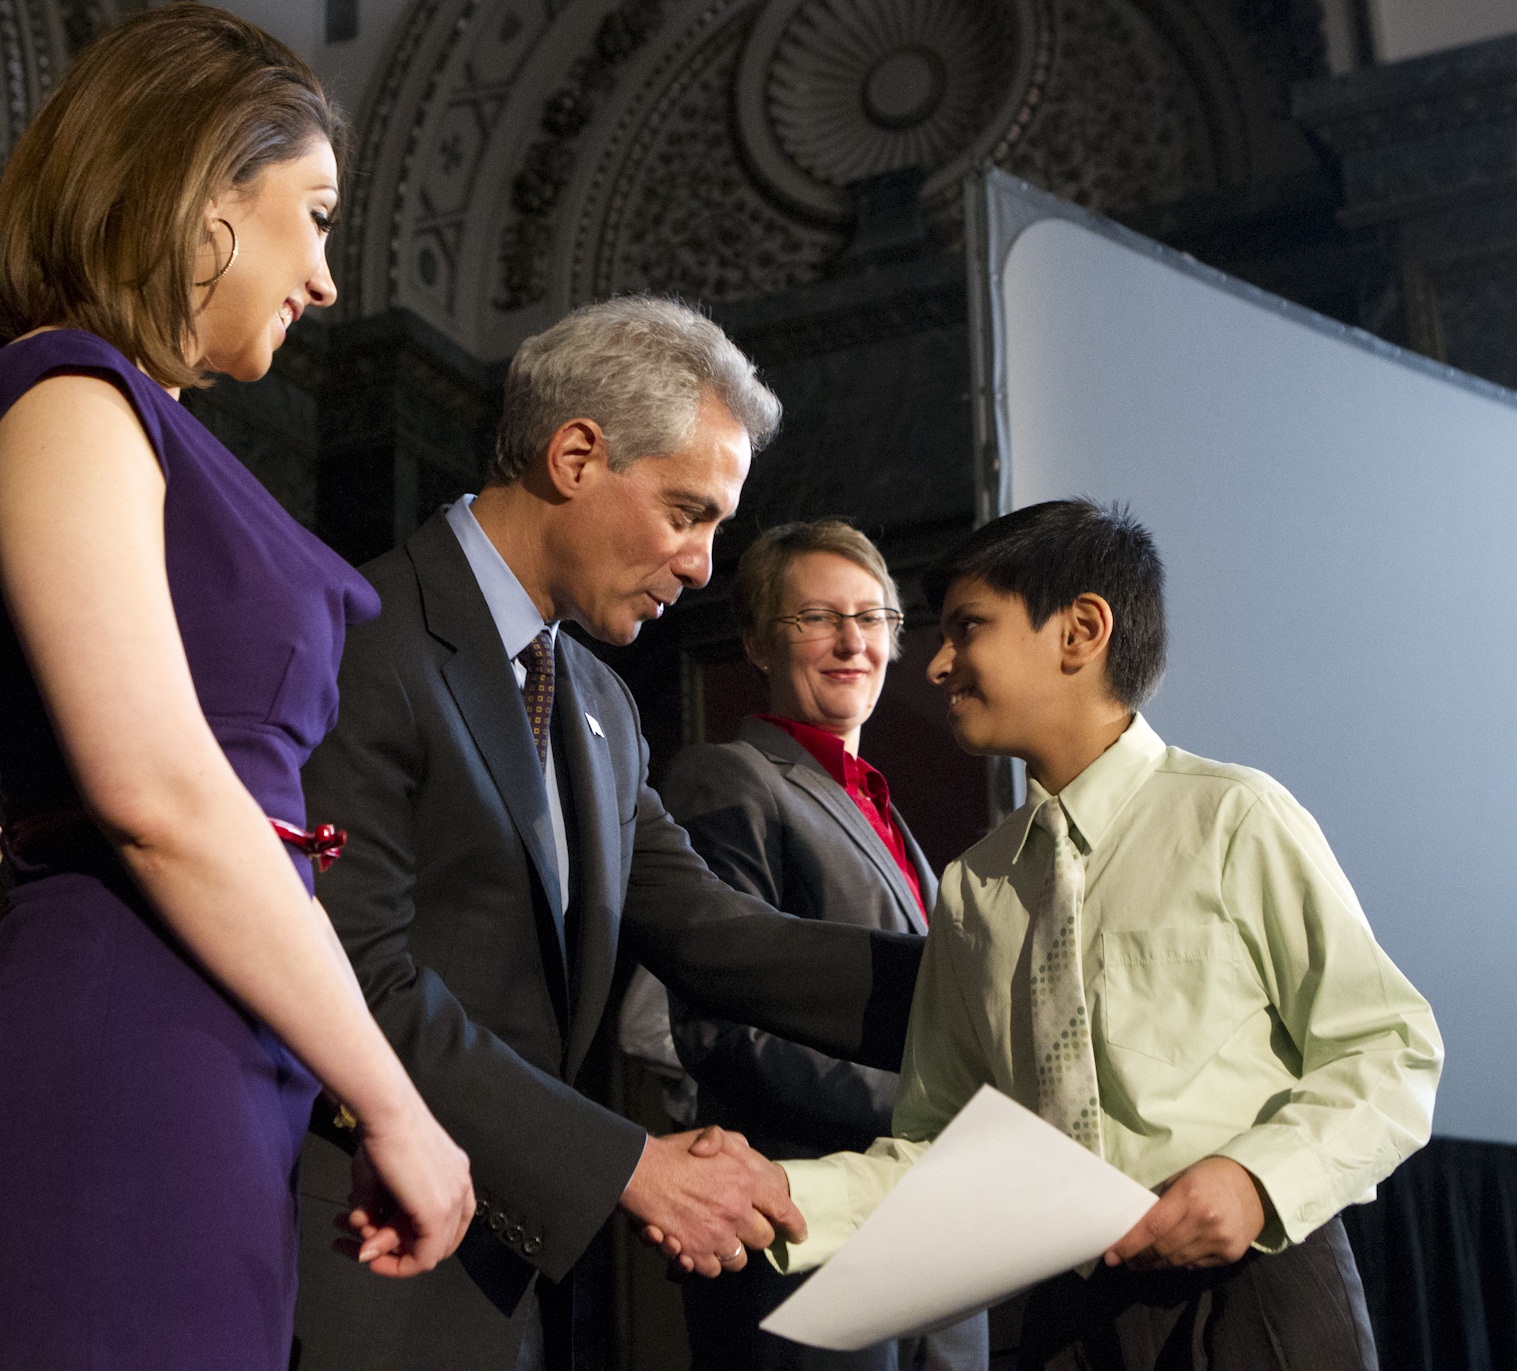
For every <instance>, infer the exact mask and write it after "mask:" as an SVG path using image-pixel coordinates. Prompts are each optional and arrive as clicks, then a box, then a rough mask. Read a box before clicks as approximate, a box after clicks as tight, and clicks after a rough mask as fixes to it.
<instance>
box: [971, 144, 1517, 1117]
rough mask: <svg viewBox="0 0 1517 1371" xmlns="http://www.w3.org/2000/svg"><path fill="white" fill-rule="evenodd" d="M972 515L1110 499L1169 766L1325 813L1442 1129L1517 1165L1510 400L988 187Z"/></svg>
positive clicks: (974, 234)
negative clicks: (1150, 557) (1397, 977)
mask: <svg viewBox="0 0 1517 1371" xmlns="http://www.w3.org/2000/svg"><path fill="white" fill-rule="evenodd" d="M968 209H969V224H970V232H969V254H970V270H971V283H970V290H971V327H972V330H973V331H974V333H975V335H976V341H975V346H976V347H977V349H978V351H979V355H978V356H977V357H976V362H975V365H976V372H977V374H976V377H975V384H976V389H977V397H976V403H977V408H978V414H977V429H978V434H979V437H980V439H981V442H982V447H981V457H980V462H979V472H980V477H981V483H982V485H981V514H982V515H989V514H992V513H995V512H998V511H1005V510H1009V509H1012V508H1019V507H1021V506H1023V505H1027V504H1033V503H1036V502H1037V501H1040V500H1047V499H1054V498H1059V497H1064V496H1070V495H1089V496H1092V497H1095V498H1097V499H1100V500H1103V501H1111V500H1120V501H1125V502H1128V503H1129V504H1130V505H1131V507H1132V510H1133V512H1134V513H1135V514H1136V515H1137V516H1138V517H1139V518H1140V519H1141V520H1142V521H1143V522H1144V523H1145V524H1146V525H1147V526H1148V527H1149V528H1150V529H1151V530H1152V531H1153V533H1154V536H1155V538H1156V539H1157V541H1158V544H1159V548H1160V551H1161V553H1162V554H1163V557H1164V560H1165V564H1166V567H1167V570H1168V585H1169V621H1170V631H1171V649H1170V657H1169V670H1168V673H1167V675H1166V677H1165V680H1164V683H1163V685H1162V687H1161V688H1160V690H1159V693H1158V695H1157V696H1156V697H1155V698H1154V699H1153V700H1152V701H1151V702H1150V704H1149V705H1148V706H1147V707H1146V708H1145V711H1144V712H1145V714H1146V716H1147V717H1148V718H1149V720H1150V722H1152V723H1153V725H1154V726H1155V727H1156V728H1157V729H1158V731H1159V733H1160V735H1161V736H1162V737H1163V738H1164V739H1165V740H1166V741H1167V742H1170V743H1173V744H1175V745H1176V746H1179V747H1183V748H1186V749H1188V750H1189V751H1192V752H1198V753H1201V754H1203V755H1205V756H1209V757H1215V758H1220V759H1222V760H1226V761H1235V762H1242V763H1245V764H1247V765H1250V766H1256V767H1260V768H1262V769H1263V770H1265V771H1268V772H1270V773H1271V774H1272V775H1274V776H1276V777H1278V778H1279V779H1280V780H1281V781H1282V782H1284V783H1285V785H1287V786H1288V787H1289V788H1290V789H1291V791H1292V792H1293V793H1294V794H1295V795H1296V796H1297V797H1298V798H1299V799H1300V800H1301V801H1302V802H1303V803H1304V804H1305V805H1306V806H1307V808H1308V809H1310V810H1311V811H1312V813H1313V814H1314V815H1316V817H1317V819H1318V821H1319V822H1320V823H1321V825H1322V827H1323V829H1324V830H1325V832H1326V833H1327V836H1328V839H1329V841H1330V842H1331V843H1332V845H1333V849H1334V851H1335V852H1336V853H1337V854H1338V857H1339V859H1340V860H1341V862H1342V864H1343V866H1344V869H1345V870H1346V871H1347V873H1348V875H1349V878H1350V879H1351V880H1352V881H1353V883H1354V886H1355V888H1356V889H1357V890H1358V892H1359V896H1360V899H1361V901H1362V902H1363V904H1364V907H1365V910H1366V912H1367V913H1368V915H1369V918H1370V921H1371V923H1372V924H1373V926H1374V929H1375V932H1376V935H1377V936H1378V938H1379V940H1380V942H1381V943H1382V945H1383V946H1384V947H1385V948H1386V949H1387V950H1388V951H1389V952H1390V954H1391V956H1392V957H1393V958H1394V959H1395V960H1396V962H1397V963H1398V964H1399V965H1400V966H1401V967H1402V968H1403V970H1405V971H1406V973H1407V974H1408V975H1409V976H1410V977H1411V979H1412V981H1413V982H1414V983H1415V984H1416V985H1417V986H1418V988H1419V989H1421V990H1422V992H1423V993H1424V994H1426V995H1427V997H1428V998H1429V999H1430V1000H1431V1001H1432V1004H1433V1008H1434V1010H1435V1011H1436V1013H1437V1016H1438V1022H1439V1024H1440V1026H1441V1027H1442V1030H1443V1033H1444V1038H1445V1042H1446V1045H1447V1048H1448V1063H1447V1067H1446V1069H1445V1073H1444V1077H1443V1085H1442V1088H1441V1090H1440V1093H1439V1099H1438V1108H1437V1114H1436V1118H1435V1123H1434V1127H1435V1131H1437V1132H1438V1133H1440V1134H1443V1135H1446V1136H1454V1137H1464V1138H1476V1139H1486V1140H1494V1141H1503V1142H1509V1143H1511V1142H1517V1014H1514V1008H1517V1005H1514V1000H1517V918H1514V914H1517V603H1514V596H1517V527H1514V524H1517V394H1513V393H1512V392H1508V391H1506V390H1503V389H1501V388H1500V387H1497V386H1494V385H1490V384H1488V383H1486V382H1483V381H1479V380H1476V379H1474V378H1472V377H1468V376H1465V375H1463V374H1462V373H1459V372H1456V371H1453V370H1451V369H1450V368H1447V367H1442V366H1439V365H1437V364H1435V363H1432V362H1429V361H1427V360H1426V359H1424V358H1421V357H1417V356H1415V355H1413V354H1410V353H1406V352H1404V351H1401V350H1399V349H1396V348H1393V347H1390V346H1389V345H1387V344H1385V343H1383V342H1381V341H1379V340H1377V339H1374V338H1372V337H1370V336H1369V335H1367V334H1363V333H1360V332H1358V331H1355V330H1350V329H1346V328H1344V327H1343V326H1342V325H1339V324H1336V323H1334V322H1332V321H1329V320H1326V319H1323V318H1321V317H1320V316H1317V315H1314V314H1311V313H1310V312H1308V311H1306V310H1303V309H1301V308H1299V307H1297V306H1294V305H1290V304H1288V303H1286V302H1285V301H1282V300H1280V299H1278V298H1276V297H1274V296H1271V295H1268V294H1265V293H1264V292H1262V291H1258V290H1256V289H1254V288H1252V287H1249V286H1246V285H1243V284H1242V283H1240V282H1237V281H1235V280H1232V279H1231V278H1229V277H1226V276H1224V275H1222V274H1221V273H1218V272H1215V271H1212V270H1210V269H1209V268H1205V267H1202V266H1200V265H1199V264H1197V263H1196V262H1194V261H1193V260H1191V259H1189V258H1187V257H1184V256H1181V255H1180V254H1177V253H1174V252H1172V251H1170V250H1168V249H1165V248H1162V247H1161V246H1159V245H1158V244H1156V243H1153V242H1151V241H1149V240H1147V239H1145V238H1142V237H1139V236H1138V235H1136V234H1134V233H1131V232H1129V231H1127V230H1125V229H1122V228H1120V227H1119V226H1117V225H1115V224H1112V223H1109V222H1107V221H1105V220H1101V219H1097V218H1095V217H1094V216H1091V215H1088V214H1085V213H1084V212H1082V211H1080V210H1078V209H1076V208H1074V207H1072V206H1070V205H1067V204H1065V203H1064V202H1063V201H1060V200H1057V199H1055V198H1053V197H1051V196H1049V195H1046V194H1044V193H1042V192H1040V191H1036V190H1034V189H1033V188H1031V187H1029V186H1026V185H1024V184H1023V183H1022V182H1019V181H1015V180H1013V179H1012V178H1010V177H1007V176H1004V175H1002V174H1001V173H998V172H991V173H989V174H988V175H987V176H984V177H982V178H978V179H976V180H975V181H974V182H972V183H971V185H970V187H969V191H968Z"/></svg>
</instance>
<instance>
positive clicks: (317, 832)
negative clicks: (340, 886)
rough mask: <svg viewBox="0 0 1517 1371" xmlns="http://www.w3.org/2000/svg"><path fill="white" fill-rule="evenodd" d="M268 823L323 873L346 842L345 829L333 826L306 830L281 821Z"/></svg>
mask: <svg viewBox="0 0 1517 1371" xmlns="http://www.w3.org/2000/svg"><path fill="white" fill-rule="evenodd" d="M269 823H270V824H272V825H273V828H274V832H276V833H277V834H279V836H280V837H281V838H282V839H284V841H285V842H287V843H289V845H290V846H291V847H294V848H299V849H300V851H302V852H304V853H305V854H306V856H307V857H311V858H313V859H314V860H315V862H316V869H317V870H318V871H325V870H326V869H327V868H328V867H329V866H331V865H332V863H333V862H335V861H336V860H337V859H338V858H339V857H340V856H342V848H343V844H344V843H346V842H347V840H348V831H347V829H345V828H338V827H337V826H336V825H335V824H317V825H316V827H315V828H313V829H310V830H306V829H304V828H298V827H296V825H294V824H288V823H286V822H285V821H284V820H283V819H270V820H269Z"/></svg>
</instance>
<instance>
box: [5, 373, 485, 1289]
mask: <svg viewBox="0 0 1517 1371" xmlns="http://www.w3.org/2000/svg"><path fill="white" fill-rule="evenodd" d="M164 492H165V484H164V477H163V473H162V471H161V469H160V468H159V466H158V463H157V461H156V459H155V457H154V454H153V451H152V449H151V447H150V445H149V444H148V441H147V438H146V435H145V434H144V433H143V430H142V427H141V425H140V424H139V423H138V421H137V418H136V415H135V414H134V413H133V411H132V409H131V406H130V405H129V403H128V402H127V400H126V399H125V397H124V396H123V395H122V394H121V393H120V392H119V391H118V390H117V389H116V388H115V387H114V386H112V385H110V384H109V383H108V382H105V381H102V380H97V379H94V378H90V377H83V376H62V377H56V378H53V379H51V380H47V381H44V382H42V383H41V384H40V385H38V386H36V387H34V388H33V389H32V390H30V391H29V392H27V394H26V395H24V396H23V397H22V398H21V399H20V400H18V401H17V402H16V404H15V405H14V406H13V407H12V408H11V409H10V411H9V412H8V413H7V414H6V415H5V416H4V418H3V420H0V591H3V594H4V598H5V603H6V607H7V609H8V610H9V613H10V617H11V620H12V622H13V624H14V625H15V629H16V633H17V636H18V637H19V639H20V641H21V644H22V646H23V648H24V649H25V651H26V654H27V658H28V661H29V662H30V664H31V668H32V672H33V675H34V677H35V679H36V681H37V685H38V689H39V691H40V692H41V695H42V698H43V701H44V702H45V704H46V706H47V708H48V711H49V713H50V715H51V717H52V720H53V725H54V728H55V730H56V732H57V734H58V738H59V741H60V743H61V745H62V748H63V752H64V755H65V757H66V758H67V759H68V762H69V765H70V768H71V769H72V772H73V775H74V779H75V782H76V784H77V786H78V789H79V793H80V796H81V797H82V799H83V801H84V804H85V806H86V808H87V809H88V810H89V812H90V813H91V815H92V816H93V817H94V819H95V821H96V822H97V823H98V824H99V825H100V827H101V828H102V830H103V831H104V832H105V833H106V835H107V836H108V837H109V838H110V839H111V841H112V843H113V844H114V845H115V846H116V848H117V850H118V852H119V853H120V855H121V858H122V860H123V862H124V863H125V865H126V866H127V868H128V870H129V871H130V872H131V874H132V875H133V877H134V878H135V879H136V880H137V882H138V884H139V885H140V886H141V888H142V890H143V891H144V893H145V894H146V895H147V897H148V898H149V899H150V900H151V901H152V903H153V905H154V906H155V908H156V909H157V910H158V911H159V913H160V914H161V915H162V916H163V918H164V921H165V922H166V923H167V924H168V925H169V927H171V928H172V929H173V930H174V932H175V933H176V934H177V935H178V936H179V937H180V938H181V939H182V940H183V942H184V943H185V945H186V946H187V947H188V948H189V949H190V950H191V951H192V952H193V953H194V954H195V956H196V957H198V958H199V960H200V961H201V963H202V964H203V965H204V966H205V968H206V969H207V970H208V971H209V972H210V973H211V975H212V976H213V977H215V979H216V980H217V981H218V982H220V984H221V985H223V986H224V987H226V989H227V990H228V991H229V992H230V993H231V994H232V995H233V996H234V997H235V998H236V999H237V1000H239V1001H240V1002H241V1003H242V1004H243V1005H245V1006H246V1007H247V1009H248V1010H249V1011H250V1012H251V1013H252V1014H254V1015H256V1016H257V1017H258V1018H259V1019H261V1020H263V1021H264V1022H265V1023H267V1024H268V1025H269V1027H270V1028H272V1029H273V1030H274V1032H275V1033H277V1034H278V1035H279V1036H280V1038H281V1039H283V1041H284V1042H285V1043H286V1044H288V1046H289V1047H290V1049H291V1050H292V1051H293V1052H294V1053H295V1054H296V1055H297V1056H299V1057H300V1058H301V1060H302V1061H304V1062H305V1063H306V1065H307V1066H308V1067H309V1068H310V1069H311V1071H312V1072H313V1073H314V1074H315V1075H316V1076H317V1077H318V1079H320V1080H321V1082H322V1083H323V1084H324V1085H325V1086H326V1087H327V1088H328V1089H329V1090H331V1091H332V1092H333V1093H334V1094H336V1095H337V1096H338V1097H340V1098H341V1099H343V1100H345V1101H346V1102H347V1103H348V1104H349V1105H350V1106H351V1108H352V1109H353V1110H354V1112H355V1113H356V1114H357V1115H358V1117H359V1119H360V1120H361V1121H362V1122H363V1125H364V1130H365V1143H366V1147H367V1149H368V1151H369V1154H370V1156H371V1158H372V1160H373V1161H374V1163H375V1166H376V1168H377V1169H378V1171H379V1172H380V1174H381V1176H382V1177H383V1178H384V1180H385V1181H386V1183H387V1184H388V1185H389V1186H390V1188H391V1190H392V1192H394V1194H395V1197H396V1199H397V1200H399V1202H400V1204H401V1207H402V1209H403V1210H404V1211H405V1212H406V1214H407V1215H408V1216H409V1218H410V1220H411V1224H410V1225H409V1226H410V1227H411V1228H412V1230H413V1231H412V1233H411V1234H410V1235H409V1240H408V1241H407V1243H406V1250H405V1251H404V1252H403V1253H400V1254H397V1253H396V1252H394V1251H393V1250H392V1249H393V1243H392V1242H391V1239H390V1237H389V1236H386V1235H385V1234H383V1233H380V1234H376V1236H375V1237H373V1238H371V1239H369V1240H368V1241H366V1242H365V1252H366V1253H367V1254H368V1256H370V1257H371V1258H372V1257H373V1256H374V1255H375V1252H376V1251H377V1250H379V1249H384V1250H385V1251H386V1252H387V1253H388V1255H384V1256H381V1257H380V1258H379V1260H378V1261H377V1262H376V1263H375V1269H377V1270H380V1271H383V1272H386V1273H388V1274H409V1272H410V1271H412V1270H424V1269H427V1268H428V1267H430V1266H432V1265H433V1264H435V1263H436V1262H437V1261H438V1260H440V1259H441V1258H442V1257H443V1256H445V1255H447V1253H449V1252H451V1251H452V1250H453V1248H454V1247H455V1246H456V1245H457V1242H458V1240H459V1239H460V1238H461V1237H462V1234H463V1229H464V1228H465V1227H466V1226H467V1222H468V1217H469V1216H470V1215H472V1209H473V1198H472V1194H471V1193H470V1187H469V1183H468V1172H467V1167H468V1163H467V1159H466V1158H465V1157H464V1155H463V1153H462V1152H461V1151H459V1149H458V1148H456V1147H455V1146H454V1145H453V1143H452V1141H451V1140H450V1139H449V1138H448V1137H447V1135H446V1134H445V1133H444V1132H443V1131H442V1129H441V1128H439V1127H438V1125H437V1124H436V1122H435V1121H434V1120H433V1119H432V1118H431V1116H430V1114H429V1113H428V1112H427V1110H426V1106H425V1105H424V1104H423V1103H422V1101H421V1098H420V1096H419V1095H417V1093H416V1091H415V1089H414V1087H413V1086H412V1085H411V1082H410V1080H409V1079H408V1077H407V1076H406V1073H405V1071H404V1069H403V1068H402V1067H401V1065H400V1062H399V1061H398V1060H397V1059H396V1057H395V1054H394V1053H393V1052H392V1051H391V1050H390V1047H389V1045H388V1044H387V1043H386V1041H385V1039H384V1037H383V1035H382V1034H381V1033H380V1032H379V1029H378V1027H377V1026H376V1025H375V1023H374V1021H373V1019H372V1018H371V1017H370V1015H369V1013H368V1010H367V1008H366V1006H365V1005H364V1001H363V997H362V995H361V994H360V993H359V991H358V987H357V984H356V982H355V980H354V978H353V975H352V972H351V969H350V968H349V966H348V963H347V960H346V958H345V957H344V956H343V954H342V951H341V948H340V946H339V944H338V942H337V940H336V938H335V936H334V935H333V933H332V930H331V926H330V924H329V923H328V922H327V920H326V919H325V918H324V917H323V916H322V914H321V913H320V911H319V910H318V909H317V908H316V907H315V906H314V905H313V903H312V901H311V899H310V897H309V896H308V895H307V894H306V891H305V888H304V886H303V885H302V884H301V882H300V880H299V878H298V877H297V876H296V874H295V871H294V869H293V867H292V866H291V864H290V860H289V858H288V856H287V855H286V854H285V852H284V849H283V845H282V844H281V843H280V841H279V839H278V838H277V837H276V836H275V835H274V833H273V831H272V829H271V828H270V827H269V824H268V821H267V819H266V818H265V816H264V815H263V813H262V811H261V810H260V809H259V807H258V805H257V803H256V802H255V801H254V800H253V798H252V796H251V795H249V794H248V792H247V790H246V789H245V788H244V787H243V785H242V784H241V782H240V781H239V780H238V778H237V776H236V774H235V773H234V772H233V770H232V768H231V765H230V764H229V763H228V761H227V759H226V757H225V755H224V754H223V752H222V750H221V748H220V746H219V745H218V744H217V742H216V739H215V737H214V736H213V735H212V733H211V730H210V727H209V725H208V724H207V723H206V720H205V716H204V714H203V713H202V712H201V709H200V705H199V702H198V700H197V698H196V694H195V687H194V683H193V681H192V679H191V677H190V671H189V665H188V662H187V661H186V658H185V652H184V646H183V643H182V642H181V640H180V637H179V630H178V624H177V622H176V620H175V616H174V608H173V603H172V601H171V598H170V594H169V586H168V577H167V571H166V566H165V560H164V543H163V502H164Z"/></svg>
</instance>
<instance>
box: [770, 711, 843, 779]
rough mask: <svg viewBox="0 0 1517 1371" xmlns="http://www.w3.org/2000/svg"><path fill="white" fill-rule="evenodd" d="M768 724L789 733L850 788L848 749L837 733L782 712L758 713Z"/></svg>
mask: <svg viewBox="0 0 1517 1371" xmlns="http://www.w3.org/2000/svg"><path fill="white" fill-rule="evenodd" d="M754 717H755V718H757V719H762V720H763V721H764V722H765V723H766V724H770V725H772V726H773V727H775V728H777V729H779V730H780V732H782V733H788V734H789V735H790V736H791V737H792V738H794V739H795V740H796V742H798V743H799V744H800V745H801V746H802V747H804V748H805V749H806V751H807V752H809V753H810V754H811V755H812V756H813V757H815V758H816V760H817V762H818V763H819V764H820V766H821V768H822V770H824V771H825V772H826V773H827V774H828V775H829V776H831V777H832V779H833V780H834V781H836V782H837V783H838V784H839V785H840V786H842V787H843V789H844V790H846V789H847V788H848V749H847V748H846V747H844V746H843V740H842V739H841V738H839V737H838V736H837V734H836V733H829V732H827V730H826V729H824V728H817V727H816V725H815V724H808V723H803V722H802V721H801V720H800V719H787V718H785V717H784V716H783V715H780V714H756V715H755V716H754Z"/></svg>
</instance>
